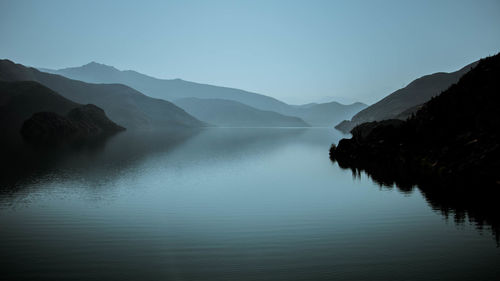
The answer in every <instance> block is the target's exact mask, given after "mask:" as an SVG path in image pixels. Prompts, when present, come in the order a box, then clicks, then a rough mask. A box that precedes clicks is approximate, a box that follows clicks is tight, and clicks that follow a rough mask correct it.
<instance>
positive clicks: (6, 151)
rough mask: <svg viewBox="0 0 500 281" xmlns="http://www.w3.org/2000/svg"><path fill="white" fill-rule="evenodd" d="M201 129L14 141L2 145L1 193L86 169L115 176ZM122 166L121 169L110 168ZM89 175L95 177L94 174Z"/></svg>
mask: <svg viewBox="0 0 500 281" xmlns="http://www.w3.org/2000/svg"><path fill="white" fill-rule="evenodd" d="M198 131H199V130H195V129H185V130H166V131H162V132H150V131H143V132H141V131H135V132H134V131H127V132H125V133H121V134H117V135H115V136H112V137H109V138H98V139H93V140H91V141H86V142H80V143H71V144H64V145H57V146H36V145H31V144H28V143H25V142H20V141H17V142H11V143H8V144H6V145H3V146H2V151H0V152H1V154H2V156H3V157H2V159H0V168H1V169H2V176H1V177H0V192H1V193H4V195H5V194H8V193H15V192H16V191H19V189H22V188H23V186H26V184H27V183H29V182H35V181H37V180H39V179H40V178H42V177H44V176H46V175H49V174H50V175H57V176H62V177H64V176H70V175H71V173H72V172H73V173H74V172H76V173H78V171H82V170H86V171H87V172H88V171H89V170H92V171H94V173H93V174H94V175H96V176H98V175H97V173H100V174H103V173H108V174H106V176H107V177H113V173H115V172H117V171H119V170H120V169H123V168H125V167H127V166H129V165H131V164H133V163H134V162H137V161H140V160H141V159H143V158H144V157H146V156H147V155H150V154H151V153H154V152H161V151H168V150H170V149H173V148H174V147H176V146H177V145H179V144H180V143H182V142H184V141H185V140H186V139H188V138H190V137H192V136H193V135H195V134H197V133H198ZM111 166H113V167H116V166H120V169H110V167H111ZM87 175H88V176H90V177H91V176H92V173H91V174H90V175H89V174H88V173H87Z"/></svg>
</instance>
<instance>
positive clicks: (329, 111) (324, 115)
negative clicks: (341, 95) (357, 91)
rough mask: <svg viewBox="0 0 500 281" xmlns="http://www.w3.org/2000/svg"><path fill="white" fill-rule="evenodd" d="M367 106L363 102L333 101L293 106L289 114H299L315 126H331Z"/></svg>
mask: <svg viewBox="0 0 500 281" xmlns="http://www.w3.org/2000/svg"><path fill="white" fill-rule="evenodd" d="M366 107H367V105H366V104H364V103H361V102H355V103H352V104H348V105H345V104H341V103H338V102H335V101H333V102H328V103H311V104H305V105H302V106H293V107H291V108H289V109H288V110H287V112H288V114H289V115H292V116H298V117H300V118H302V119H303V120H304V121H306V122H307V123H309V124H312V125H314V126H323V127H331V126H333V125H335V124H336V122H338V121H339V120H342V118H345V117H348V116H353V115H354V114H356V113H357V112H359V111H360V110H362V109H364V108H366Z"/></svg>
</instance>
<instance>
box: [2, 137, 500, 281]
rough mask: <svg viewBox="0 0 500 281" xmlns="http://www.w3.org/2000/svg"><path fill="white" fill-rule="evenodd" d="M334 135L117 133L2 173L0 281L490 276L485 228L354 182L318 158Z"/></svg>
mask: <svg viewBox="0 0 500 281" xmlns="http://www.w3.org/2000/svg"><path fill="white" fill-rule="evenodd" d="M342 137H345V136H344V135H342V134H340V133H338V132H335V131H334V130H332V129H320V128H310V129H286V128H283V129H279V128H274V129H251V128H247V129H229V128H211V129H204V130H200V131H189V132H182V133H165V134H160V133H134V132H125V133H122V134H119V135H117V136H114V137H112V138H111V139H109V140H108V141H106V142H105V143H101V144H96V145H93V146H89V147H79V148H75V149H68V150H65V151H64V152H55V151H50V152H44V153H39V154H36V155H37V156H35V157H33V159H31V160H29V161H26V162H27V163H22V165H26V168H18V169H17V170H20V171H17V172H18V173H16V172H13V171H11V170H8V173H7V172H6V174H4V177H5V180H3V183H2V185H3V186H2V190H3V191H2V192H1V194H0V227H1V228H0V249H1V251H0V272H1V274H0V277H1V278H0V279H2V280H242V281H244V280H288V281H290V280H445V279H446V280H493V279H495V278H497V276H499V275H500V248H499V247H498V246H497V243H496V241H495V237H494V235H493V234H492V232H491V231H490V229H488V227H487V226H485V227H484V228H483V229H482V230H481V229H478V227H477V226H476V225H475V223H473V222H469V221H468V220H465V221H462V222H457V221H456V220H455V219H454V217H453V214H449V216H444V215H443V214H442V212H441V211H439V210H438V209H436V207H435V206H433V205H431V204H429V203H428V200H426V198H425V196H424V195H423V194H422V193H421V192H420V191H419V190H418V189H414V190H413V191H411V192H403V191H401V190H399V189H398V188H396V187H384V186H379V185H378V184H377V183H375V182H374V181H372V180H371V179H370V177H369V176H367V175H365V174H361V175H360V176H359V177H353V174H352V173H351V171H349V170H344V169H341V168H339V167H338V165H337V164H336V163H332V162H331V161H330V159H329V158H328V149H329V147H330V145H331V144H332V143H336V142H338V140H339V139H340V138H342ZM28 162H29V163H28ZM20 167H21V166H20ZM22 167H24V166H22Z"/></svg>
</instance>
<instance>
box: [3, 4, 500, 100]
mask: <svg viewBox="0 0 500 281" xmlns="http://www.w3.org/2000/svg"><path fill="white" fill-rule="evenodd" d="M0 38H1V39H0V57H2V58H8V59H11V60H14V61H16V62H19V63H23V64H26V65H31V66H38V67H48V68H63V67H68V66H78V65H82V64H86V63H88V62H90V61H97V62H101V63H105V64H109V65H113V66H115V67H117V68H118V69H134V70H137V71H139V72H142V73H145V74H148V75H152V76H155V77H159V78H182V79H185V80H191V81H196V82H203V83H209V84H215V85H223V86H229V87H235V88H241V89H245V90H249V91H254V92H258V93H262V94H266V95H270V96H273V97H276V98H278V99H281V100H283V101H286V102H289V103H306V102H311V101H323V100H325V99H327V97H333V96H336V97H344V98H348V99H355V100H361V101H364V102H367V103H372V102H375V101H377V100H378V99H380V98H382V97H383V96H385V95H387V94H389V93H390V92H392V91H394V90H396V89H398V88H400V87H403V86H405V85H406V84H407V83H408V82H410V81H411V80H413V79H415V78H417V77H419V76H422V75H425V74H429V73H433V72H437V71H454V70H457V69H459V68H461V67H462V66H464V65H466V64H468V63H470V62H473V61H475V60H477V59H479V58H481V57H484V56H488V55H493V54H496V53H497V52H499V51H500V0H493V1H478V0H476V1H458V0H455V1H436V0H434V1H401V0H398V1H359V2H358V1H342V2H341V1H333V0H332V1H310V0H309V1H209V0H206V1H156V2H149V1H103V0H101V1H19V0H12V1H5V0H0ZM344 100H345V99H344Z"/></svg>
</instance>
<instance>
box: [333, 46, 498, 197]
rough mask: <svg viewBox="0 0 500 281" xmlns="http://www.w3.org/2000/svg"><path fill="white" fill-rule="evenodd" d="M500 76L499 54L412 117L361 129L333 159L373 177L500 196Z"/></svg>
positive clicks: (374, 124) (335, 153)
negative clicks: (493, 192)
mask: <svg viewBox="0 0 500 281" xmlns="http://www.w3.org/2000/svg"><path fill="white" fill-rule="evenodd" d="M499 77H500V54H499V55H496V56H493V57H489V58H486V59H483V60H481V61H480V62H479V64H478V65H477V66H476V67H475V68H473V69H472V70H471V71H470V72H468V73H467V74H465V75H464V76H463V77H462V78H461V79H460V81H459V82H458V83H457V84H454V85H452V86H451V87H450V88H449V89H448V90H446V91H445V92H443V93H442V94H441V95H439V96H437V97H435V98H433V99H431V100H430V101H428V102H427V103H425V104H424V105H423V106H422V108H421V109H420V110H419V111H418V112H417V113H416V115H415V116H414V117H411V118H409V119H408V120H406V121H400V120H386V121H382V122H371V123H364V124H361V125H359V126H357V127H355V128H354V129H353V130H352V134H353V138H352V139H343V140H341V141H340V142H339V144H338V147H336V148H335V147H332V150H331V155H332V156H333V158H334V159H336V160H337V161H338V162H339V164H342V165H345V166H351V167H355V168H361V169H365V170H370V171H372V173H374V174H377V173H384V171H383V170H384V169H385V170H387V171H390V172H387V171H386V173H388V174H391V173H392V174H397V173H399V174H402V175H404V176H402V177H401V178H403V179H404V178H405V179H406V180H407V181H408V183H409V184H422V185H425V184H429V183H432V184H435V183H443V184H444V185H445V186H450V187H451V186H454V187H455V188H458V187H460V186H465V187H467V188H471V187H474V188H475V189H479V188H485V189H487V188H489V187H493V186H494V188H495V189H496V190H497V191H498V187H500V174H499V173H498V171H500V131H499V130H498V128H500V111H499V110H498V108H500V95H499V93H500V80H499V79H498V78H499ZM381 170H382V171H381ZM398 171H399V172H398Z"/></svg>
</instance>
